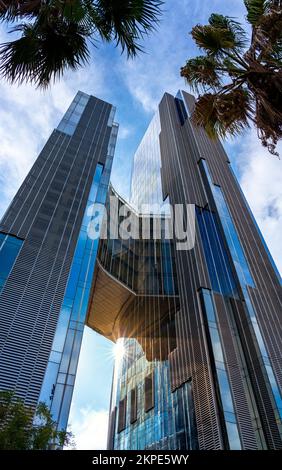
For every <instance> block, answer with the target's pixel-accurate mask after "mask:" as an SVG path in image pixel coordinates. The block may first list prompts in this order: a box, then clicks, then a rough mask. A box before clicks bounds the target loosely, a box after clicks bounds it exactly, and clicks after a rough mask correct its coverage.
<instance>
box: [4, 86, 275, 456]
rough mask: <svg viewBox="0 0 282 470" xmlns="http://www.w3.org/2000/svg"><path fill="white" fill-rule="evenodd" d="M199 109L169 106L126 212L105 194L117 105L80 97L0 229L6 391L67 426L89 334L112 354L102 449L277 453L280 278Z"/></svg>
mask: <svg viewBox="0 0 282 470" xmlns="http://www.w3.org/2000/svg"><path fill="white" fill-rule="evenodd" d="M193 105H194V98H193V97H192V96H191V95H189V94H187V93H185V92H178V94H177V95H176V97H173V96H172V95H170V94H167V93H166V94H165V95H164V97H163V98H162V100H161V102H160V105H159V107H158V110H157V113H156V115H155V117H154V118H153V120H152V122H151V124H150V126H149V128H148V130H147V132H146V134H145V135H144V138H143V139H142V142H141V143H140V146H139V148H138V149H137V152H136V154H135V156H134V160H133V172H132V181H131V197H130V202H127V201H125V200H124V199H123V198H122V197H121V196H120V195H118V194H117V192H116V191H115V189H114V188H113V187H112V186H110V187H109V190H108V185H109V179H110V171H111V164H112V158H113V153H114V147H115V141H116V137H117V125H116V124H114V123H113V115H114V108H113V107H111V105H109V104H107V103H104V102H102V101H100V100H98V99H96V98H94V97H89V96H87V95H85V94H83V93H80V92H79V93H78V95H77V97H76V98H75V100H74V102H73V103H72V105H71V107H70V109H69V111H68V112H67V113H66V115H65V117H64V118H63V120H62V122H61V123H60V125H59V126H58V128H57V129H56V130H55V131H54V132H53V134H52V135H51V137H50V139H49V141H48V142H47V144H46V146H45V147H44V149H43V151H42V153H41V154H40V156H39V158H38V160H37V161H36V163H35V165H34V167H33V169H32V170H31V172H30V174H29V175H28V177H27V179H26V180H25V182H24V183H23V185H22V187H21V188H20V190H19V192H18V194H17V195H16V197H15V199H14V200H13V202H12V204H11V206H10V207H9V209H8V210H7V212H6V214H5V216H4V218H3V220H2V222H1V225H0V231H1V234H0V237H1V238H0V242H1V251H0V266H1V273H0V279H1V286H2V287H1V289H2V290H1V293H0V315H1V326H0V328H1V350H0V354H1V363H0V388H2V389H3V388H6V389H15V390H16V393H17V394H18V395H19V396H21V397H23V398H24V399H25V401H26V403H28V404H31V405H33V406H35V405H36V403H37V401H38V400H44V401H45V402H46V403H47V404H48V406H49V407H50V409H51V412H52V414H53V417H54V419H55V420H57V421H58V426H59V428H65V427H66V424H67V418H68V412H69V407H70V403H71V397H72V390H73V385H74V380H75V374H76V367H77V362H78V356H79V350H80V344H81V339H82V331H83V327H84V325H85V324H87V325H88V326H89V327H91V328H93V329H94V330H95V331H97V332H98V333H100V334H102V335H103V336H104V337H106V338H109V339H110V340H112V341H114V342H117V343H118V345H119V351H120V354H119V355H118V356H119V357H118V360H117V363H116V367H115V371H114V379H113V386H112V398H111V406H110V424H109V434H108V447H109V448H114V449H266V448H269V449H279V448H282V441H281V415H282V401H281V385H282V375H281V367H280V363H281V279H280V275H279V273H278V271H277V269H276V267H275V264H274V262H273V260H272V258H271V255H270V253H269V251H268V249H267V246H266V244H265V242H264V240H263V237H262V235H261V233H260V231H259V228H258V226H257V225H256V222H255V219H254V217H253V215H252V213H251V211H250V208H249V206H248V204H247V201H246V200H245V198H244V195H243V193H242V191H241V189H240V187H239V185H238V182H237V180H236V178H235V176H234V174H233V172H232V168H231V165H230V162H229V160H228V157H227V155H226V153H225V152H224V149H223V147H222V145H221V144H220V142H219V141H217V140H216V141H211V140H210V139H209V138H208V136H207V135H206V133H205V131H204V130H203V129H201V128H196V127H195V126H194V125H193V123H192V121H191V119H190V117H191V112H192V109H193ZM93 202H98V203H102V204H104V203H105V206H106V209H107V212H106V214H107V218H105V219H104V223H105V222H107V225H104V226H103V227H102V228H101V224H100V223H97V220H98V219H97V218H96V215H97V207H96V208H95V207H94V208H93ZM186 205H189V208H190V212H189V210H188V206H187V212H186V211H185V210H184V211H183V217H184V219H183V220H184V226H183V227H182V228H183V233H184V235H185V234H187V236H188V235H189V237H190V238H189V243H188V245H187V247H186V248H185V249H183V248H181V249H180V248H179V244H178V239H179V238H181V237H179V236H178V235H179V233H176V231H175V223H174V222H175V218H176V212H175V211H176V208H177V207H178V208H179V207H183V206H184V208H186ZM174 208H175V210H174ZM191 208H192V212H191ZM128 215H129V216H130V217H128ZM126 218H127V224H126V225H124V226H122V224H123V223H124V222H125V221H126ZM113 220H116V221H117V222H118V223H121V225H119V224H117V227H118V229H115V228H114V230H112V226H111V223H112V221H113ZM93 221H94V228H95V227H96V226H98V229H97V230H100V234H101V237H100V240H98V239H97V237H96V238H95V239H93V238H92V237H91V236H90V233H89V223H92V222H93ZM87 227H88V230H87ZM121 227H122V230H120V228H121ZM95 230H96V228H95ZM101 230H102V231H101ZM193 234H194V235H195V237H194V238H193ZM102 235H103V236H102ZM168 235H169V236H168ZM191 242H193V243H191ZM2 266H3V267H4V268H2Z"/></svg>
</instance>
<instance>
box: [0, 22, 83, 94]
mask: <svg viewBox="0 0 282 470" xmlns="http://www.w3.org/2000/svg"><path fill="white" fill-rule="evenodd" d="M15 30H17V31H21V32H22V36H21V37H20V38H19V39H17V40H16V41H12V42H8V43H4V44H2V45H1V47H0V62H1V65H0V74H1V75H2V76H3V77H5V78H6V79H7V80H8V81H10V82H12V83H14V82H18V83H22V82H24V81H30V82H32V83H35V84H36V85H37V86H39V87H43V88H44V87H46V86H48V85H49V83H50V82H51V80H52V79H53V80H55V79H57V78H59V77H60V76H61V75H62V73H63V71H64V70H65V69H67V68H71V69H77V68H78V67H79V66H80V65H82V64H85V63H86V62H87V61H88V59H89V51H88V47H87V42H86V36H87V34H86V32H85V30H84V29H83V28H82V27H81V26H79V25H77V24H76V23H65V22H62V21H58V20H57V22H56V26H54V25H52V26H50V25H46V24H45V25H44V26H39V25H38V24H37V23H36V22H35V23H34V24H32V25H26V24H24V25H20V26H18V27H17V28H15Z"/></svg>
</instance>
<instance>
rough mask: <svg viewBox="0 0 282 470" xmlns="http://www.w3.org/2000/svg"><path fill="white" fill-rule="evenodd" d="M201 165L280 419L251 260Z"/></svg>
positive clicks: (204, 164)
mask: <svg viewBox="0 0 282 470" xmlns="http://www.w3.org/2000/svg"><path fill="white" fill-rule="evenodd" d="M200 166H201V169H202V171H203V173H204V175H205V178H206V181H207V182H208V184H209V187H210V190H211V193H212V197H213V200H214V203H215V206H216V210H217V213H218V216H219V220H220V223H221V226H222V229H223V232H224V235H225V239H226V242H227V245H228V248H229V252H230V255H231V257H232V261H233V264H234V267H235V270H236V273H237V277H238V280H239V283H240V287H241V289H242V293H243V296H244V300H245V308H246V312H247V315H248V317H249V320H250V324H251V326H252V330H253V333H254V336H255V338H256V341H257V345H258V348H259V351H260V354H261V358H262V363H263V365H264V367H265V371H266V375H267V377H268V380H269V384H270V387H271V390H272V393H273V398H274V401H275V404H276V407H277V419H278V420H279V419H281V418H282V397H281V393H280V390H279V386H278V383H277V380H276V377H275V374H274V371H273V368H272V365H271V360H270V357H269V354H268V352H267V348H266V345H265V340H264V339H263V335H262V333H261V328H260V326H259V323H258V320H257V315H256V311H255V308H254V306H253V304H252V301H251V299H250V295H249V292H248V286H250V287H255V284H254V281H253V277H252V275H251V273H250V270H249V267H248V263H247V260H246V257H245V255H244V252H243V248H242V245H241V243H240V240H239V237H238V234H237V232H236V228H235V226H234V223H233V221H232V217H231V214H230V211H229V209H228V206H227V204H226V201H225V198H224V195H223V192H222V190H221V188H220V187H219V186H218V185H215V184H213V182H212V179H211V176H210V172H209V169H208V165H207V162H206V161H205V160H203V159H202V160H201V161H200Z"/></svg>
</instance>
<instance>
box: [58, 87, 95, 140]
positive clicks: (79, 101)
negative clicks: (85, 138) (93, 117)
mask: <svg viewBox="0 0 282 470" xmlns="http://www.w3.org/2000/svg"><path fill="white" fill-rule="evenodd" d="M88 101H89V95H87V94H86V93H82V91H79V92H78V93H77V95H76V97H75V98H74V100H73V101H72V103H71V105H70V107H69V109H68V110H67V112H66V113H65V114H64V117H63V119H62V120H61V122H60V124H59V125H58V127H57V129H58V131H61V132H64V133H65V134H68V135H73V133H74V131H75V129H76V127H77V124H78V123H79V121H80V118H81V116H82V113H83V111H84V110H85V106H86V105H87V103H88Z"/></svg>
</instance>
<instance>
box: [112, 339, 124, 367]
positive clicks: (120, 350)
mask: <svg viewBox="0 0 282 470" xmlns="http://www.w3.org/2000/svg"><path fill="white" fill-rule="evenodd" d="M113 355H114V358H115V361H116V362H117V363H119V362H121V360H122V359H123V357H124V355H125V347H124V344H123V341H122V340H117V342H116V343H115V345H114V347H113Z"/></svg>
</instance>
